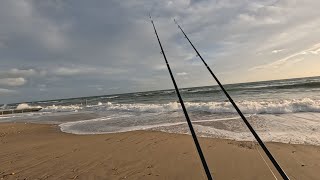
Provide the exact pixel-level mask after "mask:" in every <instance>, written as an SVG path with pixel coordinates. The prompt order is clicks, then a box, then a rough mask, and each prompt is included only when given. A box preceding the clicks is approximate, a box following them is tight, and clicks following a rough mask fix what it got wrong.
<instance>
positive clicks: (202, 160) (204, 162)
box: [150, 16, 213, 180]
mask: <svg viewBox="0 0 320 180" xmlns="http://www.w3.org/2000/svg"><path fill="white" fill-rule="evenodd" d="M150 20H151V23H152V25H153V29H154V32H155V34H156V36H157V39H158V43H159V45H160V49H161V54H162V55H163V58H164V60H165V62H166V64H167V68H168V71H169V74H170V77H171V80H172V82H173V85H174V88H175V90H176V92H177V95H178V98H179V102H180V104H181V107H182V110H183V113H184V116H185V117H186V120H187V123H188V126H189V129H190V132H191V135H192V138H193V141H194V144H195V145H196V148H197V151H198V154H199V156H200V159H201V162H202V166H203V168H204V170H205V172H206V175H207V178H208V180H212V179H213V178H212V176H211V173H210V170H209V168H208V165H207V162H206V159H205V158H204V155H203V153H202V150H201V147H200V144H199V141H198V139H197V135H196V133H195V132H194V129H193V126H192V123H191V120H190V118H189V115H188V112H187V109H186V107H185V106H184V102H183V100H182V97H181V95H180V92H179V89H178V86H177V83H176V81H175V79H174V77H173V74H172V71H171V68H170V65H169V63H168V60H167V57H166V54H165V53H164V51H163V48H162V45H161V42H160V39H159V36H158V33H157V30H156V27H155V25H154V23H153V20H152V18H151V16H150Z"/></svg>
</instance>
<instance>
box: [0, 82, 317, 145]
mask: <svg viewBox="0 0 320 180" xmlns="http://www.w3.org/2000/svg"><path fill="white" fill-rule="evenodd" d="M225 89H226V90H227V91H228V92H229V94H230V95H231V97H232V98H233V99H234V101H235V102H236V104H237V105H238V107H239V108H240V110H241V111H242V112H243V113H244V114H245V116H246V118H247V119H248V120H249V122H250V123H251V125H252V126H253V128H254V129H255V130H256V132H257V133H258V134H259V136H260V137H261V139H262V140H263V141H266V142H282V143H291V144H309V145H320V77H308V78H297V79H286V80H273V81H263V82H249V83H240V84H228V85H225ZM180 92H181V94H182V97H183V99H184V102H185V105H186V108H187V111H188V113H189V116H190V119H191V121H192V123H193V126H194V129H195V131H196V134H197V135H198V136H201V137H209V138H223V139H232V140H236V141H254V138H253V136H252V134H251V133H250V131H249V129H248V128H247V127H246V125H245V124H244V123H243V121H242V119H241V118H240V117H239V115H238V114H237V112H236V111H235V109H234V108H233V106H232V105H231V104H230V102H229V101H228V99H227V98H226V96H225V95H224V94H223V92H222V91H221V89H220V88H219V86H205V87H192V88H183V89H180ZM0 106H2V107H1V108H2V109H15V108H18V109H19V108H26V107H27V108H28V107H41V108H42V110H40V111H39V112H32V113H23V114H11V115H2V116H0V122H23V123H41V124H56V125H58V126H59V127H60V129H61V131H63V132H66V133H73V134H79V135H84V134H106V133H118V132H127V131H136V130H148V131H162V132H167V133H177V134H190V132H189V128H188V126H187V124H186V120H185V117H184V114H183V112H182V109H181V106H180V104H179V102H178V98H177V95H176V92H175V90H174V89H168V90H159V91H149V92H135V93H127V94H115V95H103V96H93V97H80V98H71V99H57V100H47V101H37V102H28V103H27V104H25V103H24V104H21V103H16V104H8V105H0Z"/></svg>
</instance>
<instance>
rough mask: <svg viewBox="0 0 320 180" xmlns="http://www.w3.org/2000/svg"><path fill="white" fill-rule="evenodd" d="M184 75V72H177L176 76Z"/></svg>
mask: <svg viewBox="0 0 320 180" xmlns="http://www.w3.org/2000/svg"><path fill="white" fill-rule="evenodd" d="M186 75H188V73H186V72H179V73H177V76H186Z"/></svg>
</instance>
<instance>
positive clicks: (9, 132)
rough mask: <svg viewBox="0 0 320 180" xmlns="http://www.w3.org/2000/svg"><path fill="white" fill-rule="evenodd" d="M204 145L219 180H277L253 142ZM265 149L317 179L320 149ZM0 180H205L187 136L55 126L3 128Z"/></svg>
mask: <svg viewBox="0 0 320 180" xmlns="http://www.w3.org/2000/svg"><path fill="white" fill-rule="evenodd" d="M200 143H201V145H202V148H203V151H204V154H205V157H206V159H207V162H208V165H209V167H210V169H211V172H212V174H213V176H214V177H215V179H218V180H219V179H223V180H225V179H226V180H228V179H245V180H248V179H254V180H257V179H268V180H269V179H274V177H273V176H272V174H271V172H270V171H269V169H268V167H267V166H266V164H265V163H264V161H263V160H262V158H261V156H260V155H259V152H258V150H257V149H259V151H260V152H261V154H263V155H264V153H263V151H262V150H261V149H260V148H259V147H258V146H256V145H254V144H253V143H252V142H236V141H231V140H222V139H212V138H200ZM267 146H268V147H269V148H270V150H271V152H272V153H273V154H274V156H275V158H276V159H277V160H278V162H279V163H280V165H281V166H282V167H283V169H284V170H285V171H286V172H287V174H288V175H289V177H290V178H291V179H299V180H301V179H306V180H310V179H319V177H320V171H319V170H320V147H319V146H308V145H291V144H282V143H267ZM265 159H266V160H267V158H266V157H265ZM267 162H268V163H269V166H271V167H272V164H271V163H270V162H269V161H268V160H267ZM273 171H274V172H275V173H276V171H275V170H274V169H273ZM276 175H277V174H276ZM277 176H278V175H277ZM278 178H279V176H278ZM0 179H206V178H205V174H204V171H203V169H202V166H201V162H200V159H199V157H198V155H197V153H196V149H195V146H194V144H193V141H192V138H191V136H189V135H177V134H168V133H162V132H152V131H134V132H127V133H116V134H104V135H73V134H66V133H62V132H60V129H59V127H58V126H57V125H40V124H24V123H0ZM279 179H281V178H279Z"/></svg>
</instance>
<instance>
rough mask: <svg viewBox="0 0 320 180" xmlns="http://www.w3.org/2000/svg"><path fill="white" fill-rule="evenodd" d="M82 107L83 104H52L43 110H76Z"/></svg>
mask: <svg viewBox="0 0 320 180" xmlns="http://www.w3.org/2000/svg"><path fill="white" fill-rule="evenodd" d="M80 109H83V106H81V105H65V106H64V105H57V106H56V105H52V106H47V107H44V108H43V110H49V111H77V110H80Z"/></svg>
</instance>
